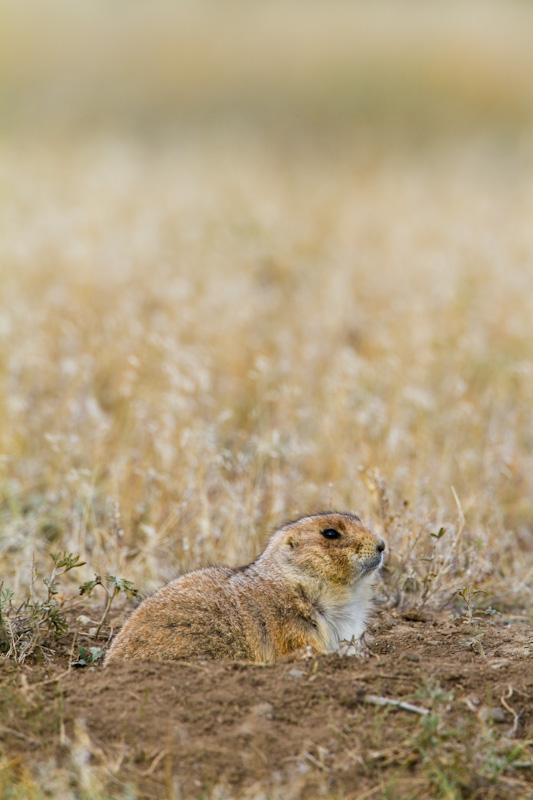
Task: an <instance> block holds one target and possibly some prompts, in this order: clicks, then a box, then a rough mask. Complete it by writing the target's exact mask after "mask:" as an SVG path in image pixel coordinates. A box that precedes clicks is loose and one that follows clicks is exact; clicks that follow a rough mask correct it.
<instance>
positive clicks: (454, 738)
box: [0, 610, 533, 800]
mask: <svg viewBox="0 0 533 800" xmlns="http://www.w3.org/2000/svg"><path fill="white" fill-rule="evenodd" d="M78 627H79V625H78ZM480 632H482V633H484V635H483V636H478V637H477V638H476V635H477V634H479V633H480ZM79 641H84V640H83V639H81V638H80V639H79ZM480 642H481V646H480V644H479V643H480ZM91 644H94V642H91ZM72 645H73V642H72V637H70V638H67V637H65V639H64V640H63V641H62V642H61V643H60V647H59V649H58V650H57V651H56V656H55V659H54V663H53V664H40V665H39V664H34V665H28V664H27V665H25V666H24V667H22V668H20V667H19V668H16V667H15V666H13V665H11V664H8V663H6V662H4V663H3V664H2V670H1V672H0V715H1V716H0V722H1V726H0V746H1V748H2V751H3V752H4V753H5V754H7V755H8V757H11V758H14V759H19V761H20V763H21V764H23V763H25V762H28V761H29V762H32V761H33V762H34V763H35V761H39V760H49V759H54V760H55V761H56V762H57V763H58V764H59V765H60V764H61V763H62V762H63V761H65V760H66V758H67V756H68V753H69V751H70V750H71V748H72V746H73V742H76V740H79V739H80V736H81V737H82V738H83V741H85V742H86V749H87V758H88V759H89V761H91V762H92V763H95V764H102V765H106V766H107V769H108V770H109V787H108V789H109V796H110V797H112V796H117V795H118V794H119V793H120V792H121V791H122V788H121V787H123V786H124V785H125V784H131V786H133V787H135V790H136V792H137V793H138V796H140V797H142V798H162V797H163V798H166V797H181V798H184V800H185V799H187V800H188V799H189V798H200V797H211V796H213V792H215V795H216V792H217V791H218V793H219V794H218V795H217V796H224V797H255V796H262V797H263V798H265V797H280V798H281V797H282V798H305V799H306V800H309V798H314V797H317V798H318V797H322V796H327V797H335V798H337V797H338V798H341V797H342V798H344V800H350V798H352V799H355V798H366V797H389V796H390V797H401V798H408V797H413V798H415V797H428V798H429V797H440V796H446V793H445V788H444V789H443V788H442V787H443V786H444V787H445V786H446V785H447V784H446V781H447V782H448V784H449V785H451V786H452V789H451V790H450V793H449V794H448V796H450V797H465V798H466V797H475V798H483V800H487V798H488V799H489V800H490V798H498V799H499V798H502V800H503V798H509V797H517V798H522V797H523V798H527V797H533V785H532V782H533V768H532V767H533V760H532V758H531V751H529V755H528V753H527V748H526V751H524V750H521V752H520V754H518V755H516V754H515V755H514V757H511V758H510V762H509V764H507V762H506V763H505V764H504V765H503V766H502V763H501V759H500V761H499V760H498V758H499V757H500V756H501V752H504V751H505V752H508V751H509V747H508V746H507V745H505V746H504V745H502V742H503V743H505V742H507V743H510V746H511V747H512V742H513V741H520V742H522V743H523V742H524V741H525V740H528V739H529V740H530V739H531V737H532V732H533V657H532V655H531V652H532V651H533V630H532V628H531V626H530V625H529V624H528V623H527V621H525V620H524V618H522V619H521V618H519V617H516V618H513V617H509V618H496V619H495V621H494V622H492V623H490V624H487V625H486V626H485V627H484V628H483V630H482V631H480V629H479V628H476V627H475V625H474V627H472V625H471V624H470V623H468V621H465V619H464V617H462V618H456V617H454V616H453V615H452V614H449V613H439V614H434V615H432V614H429V613H428V614H422V613H418V612H412V613H404V614H401V613H399V612H391V611H384V610H381V611H378V612H377V613H376V615H375V617H374V621H373V626H372V630H371V632H370V635H369V637H368V654H367V656H366V657H365V658H353V657H339V656H333V655H332V656H311V657H307V658H306V657H301V658H297V659H293V660H287V661H282V662H280V663H277V664H274V665H266V666H262V665H250V664H243V663H209V662H203V661H201V662H198V663H182V662H175V663H173V662H165V663H153V662H152V663H148V662H137V663H133V662H131V663H128V662H124V663H114V664H111V665H110V666H109V667H107V668H105V669H104V668H102V667H101V666H94V667H86V668H70V669H69V664H70V661H71V660H72V657H71V655H70V652H71V651H72V650H73V646H72ZM76 649H77V648H76ZM382 699H392V700H400V701H405V702H408V703H410V704H411V705H412V706H414V709H401V708H398V707H395V706H393V705H383V706H382V705H379V702H382V701H383V700H382ZM423 710H427V711H429V712H430V713H429V714H428V715H424V714H423V713H422V712H423ZM506 747H507V750H506V749H505V748H506ZM498 748H500V750H498ZM502 748H503V750H502ZM498 753H500V756H499V755H498ZM513 758H514V761H513ZM504 760H505V759H504ZM528 761H529V762H530V764H529V765H528ZM511 762H512V763H511ZM216 787H218V789H217V788H216ZM528 787H529V788H528ZM224 792H225V794H224ZM254 792H255V793H256V794H254ZM260 792H263V794H262V795H261V794H260ZM454 792H455V793H454Z"/></svg>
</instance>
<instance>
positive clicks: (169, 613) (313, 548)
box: [105, 512, 385, 664]
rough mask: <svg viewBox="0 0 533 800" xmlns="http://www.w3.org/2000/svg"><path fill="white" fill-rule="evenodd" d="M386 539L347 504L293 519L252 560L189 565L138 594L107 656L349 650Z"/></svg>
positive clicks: (259, 658) (240, 656) (250, 657)
mask: <svg viewBox="0 0 533 800" xmlns="http://www.w3.org/2000/svg"><path fill="white" fill-rule="evenodd" d="M384 549H385V543H384V541H383V539H381V538H380V537H379V536H376V534H374V533H372V532H371V531H369V530H368V528H365V526H364V525H363V524H362V522H361V520H360V519H359V517H356V516H355V515H353V514H342V513H338V512H326V513H322V514H315V515H313V516H309V517H302V518H301V519H298V520H296V521H294V522H289V523H287V524H285V525H283V526H282V527H281V528H279V529H278V530H277V531H276V532H275V533H274V534H273V536H272V537H271V539H270V541H269V543H268V546H267V547H266V549H265V550H264V551H263V553H261V555H260V556H258V558H257V559H256V560H255V561H252V563H251V564H248V565H247V566H243V567H237V568H231V567H220V566H214V567H207V568H205V569H199V570H195V571H194V572H189V573H187V574H185V575H182V576H181V577H179V578H176V580H173V581H171V582H170V583H169V584H167V585H166V586H164V587H163V588H162V589H160V590H159V591H157V592H156V593H155V594H154V595H152V596H151V597H148V598H147V599H146V600H144V601H143V602H142V603H141V605H140V606H139V607H138V608H137V609H136V610H135V611H134V613H133V614H132V616H131V617H130V618H129V620H128V621H127V622H126V624H125V625H124V627H123V628H122V630H121V631H120V633H119V634H118V635H117V637H116V638H115V640H114V641H113V643H112V645H111V648H110V650H109V652H108V655H107V658H106V662H105V663H106V664H108V663H109V662H110V661H115V660H117V659H136V660H141V659H147V660H155V661H163V660H164V661H168V660H174V659H184V660H191V659H213V660H224V659H227V660H242V661H255V662H266V661H275V660H276V659H277V658H279V657H280V656H283V655H287V654H289V653H292V652H294V651H296V650H300V649H301V648H305V647H310V648H312V649H313V650H314V651H315V652H317V653H331V652H334V651H336V650H344V651H346V648H347V645H346V642H355V640H357V639H359V637H360V636H361V634H362V633H363V630H364V624H365V618H366V615H367V613H368V609H369V604H370V600H371V593H372V584H373V582H374V579H375V577H376V571H377V569H378V568H379V567H380V566H381V564H382V561H383V550H384Z"/></svg>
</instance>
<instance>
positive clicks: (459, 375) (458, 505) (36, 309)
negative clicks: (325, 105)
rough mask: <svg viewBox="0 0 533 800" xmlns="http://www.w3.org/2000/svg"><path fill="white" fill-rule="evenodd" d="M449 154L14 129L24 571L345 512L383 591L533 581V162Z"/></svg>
mask: <svg viewBox="0 0 533 800" xmlns="http://www.w3.org/2000/svg"><path fill="white" fill-rule="evenodd" d="M438 156H439V157H438V159H436V158H435V154H434V153H432V154H427V155H426V156H419V157H418V158H416V160H415V158H414V157H413V155H412V154H411V155H409V156H405V155H403V156H402V155H401V154H398V153H397V152H394V151H393V152H380V153H379V155H378V154H376V152H373V153H372V154H369V152H368V150H367V151H366V152H361V149H359V147H356V146H354V147H353V148H352V149H350V150H348V149H346V148H345V149H343V150H342V152H339V153H338V154H333V153H332V152H330V151H329V152H327V153H325V154H324V153H320V152H316V151H313V152H312V153H306V152H297V151H295V150H293V151H291V152H287V151H284V152H281V151H280V150H279V149H276V148H269V147H268V144H267V143H266V142H265V141H263V140H261V139H260V138H258V137H255V138H254V137H253V136H251V135H247V136H242V137H241V138H240V140H238V141H235V140H229V141H228V140H224V139H223V137H222V136H219V137H218V138H217V136H216V135H215V134H213V135H212V136H207V135H205V136H201V137H200V136H199V137H196V138H195V139H194V140H192V139H191V138H182V139H181V140H180V141H176V142H174V143H171V144H167V145H165V146H163V147H160V148H159V149H158V150H155V149H148V148H146V147H141V146H140V145H137V144H136V143H135V142H134V141H131V140H129V141H127V140H113V141H110V140H107V139H99V140H96V141H91V142H89V143H86V142H84V143H72V142H71V143H69V145H68V147H66V148H64V149H62V150H61V151H59V150H53V149H48V148H44V147H43V148H40V147H39V146H37V145H36V144H35V143H32V144H31V146H30V145H29V144H28V143H27V142H25V143H18V144H16V143H14V142H13V141H9V142H7V143H5V144H4V160H5V161H6V162H7V163H6V167H5V185H6V186H7V189H8V196H9V198H10V202H9V204H8V206H7V209H6V211H7V213H6V224H5V234H4V237H3V242H4V244H3V248H4V254H3V264H4V266H3V270H2V290H3V297H4V302H3V311H2V316H1V337H2V338H1V359H2V360H1V374H2V385H3V391H2V396H3V400H2V403H3V413H2V416H1V428H0V441H1V443H2V445H1V448H2V479H1V486H2V508H3V525H2V550H3V562H4V577H5V579H6V581H7V583H8V584H9V585H11V586H12V588H14V589H15V590H16V591H18V590H22V589H23V588H25V587H27V585H28V583H29V581H30V577H31V575H30V567H31V561H32V553H33V552H35V559H36V564H37V566H38V567H39V566H40V565H41V564H42V561H43V559H44V558H45V554H46V553H47V552H48V551H49V550H50V549H54V550H58V549H65V550H69V551H72V552H76V553H80V554H81V555H82V557H83V559H84V560H87V561H88V563H89V567H91V568H93V569H95V570H96V571H99V572H101V571H103V572H106V571H108V572H109V571H110V572H112V573H113V574H117V573H119V572H121V571H123V572H127V577H129V578H131V579H133V580H134V581H135V582H136V583H137V584H138V585H139V586H141V587H143V588H149V587H151V586H153V585H154V584H156V583H157V582H159V581H161V580H162V579H164V577H165V576H166V574H167V568H168V565H172V567H173V568H181V567H192V566H196V565H198V564H200V563H204V562H205V561H206V560H209V559H213V558H220V559H223V560H225V561H229V562H231V563H238V562H244V561H246V559H249V558H251V557H252V556H253V555H254V554H255V553H256V552H257V551H258V549H259V548H260V547H261V544H262V542H263V541H264V536H265V535H266V533H267V532H268V531H269V530H270V529H271V528H272V527H273V526H274V525H275V524H277V523H278V522H279V521H280V520H282V519H283V518H285V517H287V516H289V517H290V516H292V515H295V514H298V513H304V512H308V511H310V510H313V509H319V508H324V507H335V508H341V509H355V510H358V511H359V512H360V513H361V514H362V515H363V517H364V518H365V519H367V520H369V521H371V522H373V523H374V524H375V525H376V526H378V527H380V528H382V529H383V530H384V532H385V535H386V537H387V540H388V543H389V546H390V552H391V554H392V562H393V564H396V566H398V567H399V568H400V573H399V574H397V575H396V577H395V578H394V582H393V583H394V590H395V591H396V590H398V591H400V590H401V591H402V593H405V592H406V591H407V589H408V588H410V589H411V590H412V589H413V588H417V587H418V589H420V591H423V590H422V589H421V584H423V583H424V582H425V584H426V587H427V586H428V585H429V584H431V586H430V591H431V592H433V590H437V592H436V593H437V595H438V599H439V600H442V599H444V598H446V597H447V596H449V595H450V594H451V593H453V591H454V590H455V589H457V588H461V587H463V586H465V585H469V584H476V585H477V586H479V587H481V588H485V589H486V590H488V591H490V592H491V593H494V594H497V595H498V596H500V597H502V598H505V599H506V601H508V602H512V601H514V600H516V601H521V602H526V601H527V598H528V596H529V595H528V580H530V578H531V568H532V564H531V551H532V533H531V527H530V519H531V513H532V508H531V503H532V500H531V494H530V493H529V492H528V485H529V476H530V475H531V472H532V469H533V463H532V461H533V457H532V455H531V453H532V447H531V444H532V435H533V432H532V428H531V413H530V410H531V403H532V399H533V397H532V395H533V364H532V361H531V342H530V320H531V318H532V314H533V291H532V290H533V285H532V284H533V272H532V270H531V268H530V266H531V255H532V251H533V240H532V236H531V226H530V220H531V215H532V212H533V208H532V197H531V191H530V186H531V173H530V172H529V173H527V174H526V176H524V172H523V171H522V172H520V173H518V171H516V172H515V173H514V174H515V177H514V179H513V178H512V173H511V176H510V170H512V169H513V165H511V166H509V168H506V169H504V168H503V166H504V164H503V162H502V161H501V160H500V161H497V159H498V158H500V159H501V158H502V155H501V153H499V152H488V153H484V154H482V157H480V154H479V151H477V150H475V148H474V146H473V145H472V146H471V149H470V150H466V149H465V147H464V146H462V148H461V149H458V146H457V145H453V146H450V147H449V148H448V149H447V150H445V149H443V148H441V150H440V151H439V152H438ZM514 169H516V165H515V166H514ZM524 177H525V178H526V179H524ZM361 468H362V469H363V471H361ZM373 469H377V470H378V471H379V474H380V476H381V479H382V480H383V481H384V482H385V484H386V492H387V497H386V498H385V501H386V502H385V506H383V503H382V501H381V500H380V498H379V496H378V495H379V492H378V493H377V494H376V491H372V489H373V483H375V482H376V479H375V477H374V478H373V477H372V476H371V474H370V473H371V471H372V470H373ZM365 471H366V472H365ZM378 482H379V481H378ZM452 487H453V488H452ZM369 488H370V489H371V491H370V492H369V491H368V489H369ZM374 488H375V487H374ZM455 495H456V497H455ZM463 516H464V521H463ZM441 527H444V528H445V529H446V533H445V534H444V535H443V536H442V538H441V539H439V540H436V539H435V538H434V537H431V535H430V534H431V533H435V532H437V531H438V530H439V528H441ZM422 557H424V558H426V559H427V558H430V559H433V560H432V561H421V560H420V559H421V558H422ZM433 573H437V577H436V578H435V579H432V578H431V576H432V574H433ZM428 582H429V584H428ZM406 584H408V586H407V585H406Z"/></svg>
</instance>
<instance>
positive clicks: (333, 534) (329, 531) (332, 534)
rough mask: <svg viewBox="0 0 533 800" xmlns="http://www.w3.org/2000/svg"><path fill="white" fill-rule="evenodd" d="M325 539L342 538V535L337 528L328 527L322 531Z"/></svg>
mask: <svg viewBox="0 0 533 800" xmlns="http://www.w3.org/2000/svg"><path fill="white" fill-rule="evenodd" d="M320 533H321V534H322V536H323V537H324V539H340V538H341V535H340V533H339V531H336V530H335V528H326V530H325V531H320Z"/></svg>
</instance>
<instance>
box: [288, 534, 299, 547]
mask: <svg viewBox="0 0 533 800" xmlns="http://www.w3.org/2000/svg"><path fill="white" fill-rule="evenodd" d="M287 544H288V545H289V547H290V548H291V550H294V549H295V548H296V547H298V546H299V544H300V542H299V539H298V537H297V536H296V534H295V533H289V535H288V536H287Z"/></svg>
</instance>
